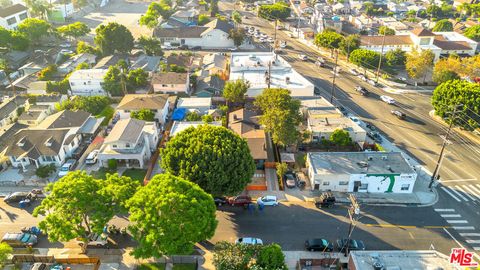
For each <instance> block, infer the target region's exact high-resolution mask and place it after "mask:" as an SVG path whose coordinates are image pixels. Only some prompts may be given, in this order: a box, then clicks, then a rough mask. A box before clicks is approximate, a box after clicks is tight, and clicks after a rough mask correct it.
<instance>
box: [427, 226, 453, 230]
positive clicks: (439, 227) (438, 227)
mask: <svg viewBox="0 0 480 270" xmlns="http://www.w3.org/2000/svg"><path fill="white" fill-rule="evenodd" d="M421 228H425V229H445V228H451V227H450V226H423V227H421Z"/></svg>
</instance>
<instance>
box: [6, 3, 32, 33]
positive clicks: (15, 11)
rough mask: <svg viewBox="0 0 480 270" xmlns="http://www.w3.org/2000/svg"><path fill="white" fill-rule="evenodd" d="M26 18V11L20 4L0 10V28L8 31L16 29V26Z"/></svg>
mask: <svg viewBox="0 0 480 270" xmlns="http://www.w3.org/2000/svg"><path fill="white" fill-rule="evenodd" d="M26 18H28V9H27V7H26V6H24V5H22V4H15V5H11V6H8V7H5V8H4V7H2V8H1V9H0V26H1V27H3V28H5V29H8V30H15V29H17V26H18V24H20V23H21V22H22V21H23V20H25V19H26Z"/></svg>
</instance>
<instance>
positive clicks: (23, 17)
mask: <svg viewBox="0 0 480 270" xmlns="http://www.w3.org/2000/svg"><path fill="white" fill-rule="evenodd" d="M18 17H19V18H20V21H23V20H25V19H26V18H27V17H28V15H27V12H25V13H22V14H20V15H18Z"/></svg>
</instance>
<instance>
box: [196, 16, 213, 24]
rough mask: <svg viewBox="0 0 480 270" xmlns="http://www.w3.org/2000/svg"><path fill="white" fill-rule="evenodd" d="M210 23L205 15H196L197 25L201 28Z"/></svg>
mask: <svg viewBox="0 0 480 270" xmlns="http://www.w3.org/2000/svg"><path fill="white" fill-rule="evenodd" d="M209 22H210V17H209V16H207V15H205V14H200V15H198V22H197V24H198V25H200V26H202V25H205V24H207V23H209Z"/></svg>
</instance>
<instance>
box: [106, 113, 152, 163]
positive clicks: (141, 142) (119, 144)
mask: <svg viewBox="0 0 480 270" xmlns="http://www.w3.org/2000/svg"><path fill="white" fill-rule="evenodd" d="M158 140H159V130H158V127H157V125H156V124H155V122H146V121H142V120H138V119H132V118H128V119H121V120H119V121H118V122H117V123H116V124H115V126H114V127H113V129H112V131H111V132H110V134H109V135H108V136H107V137H106V138H105V141H104V142H103V145H102V147H101V148H100V152H99V153H98V160H99V161H100V165H101V166H104V167H107V166H108V160H110V159H115V160H117V163H118V166H122V167H123V166H125V167H128V168H130V167H136V168H145V167H146V164H147V163H148V160H149V159H150V157H151V156H152V153H153V152H154V151H155V149H156V147H157V143H158Z"/></svg>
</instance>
